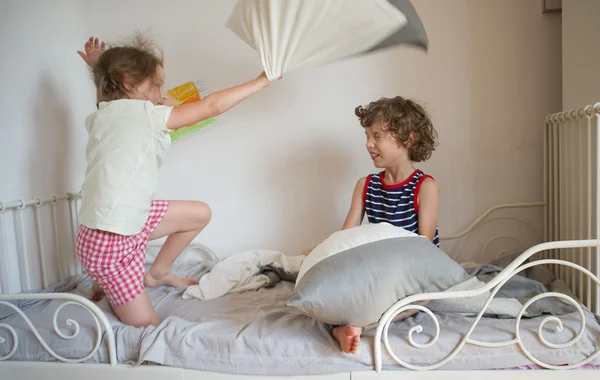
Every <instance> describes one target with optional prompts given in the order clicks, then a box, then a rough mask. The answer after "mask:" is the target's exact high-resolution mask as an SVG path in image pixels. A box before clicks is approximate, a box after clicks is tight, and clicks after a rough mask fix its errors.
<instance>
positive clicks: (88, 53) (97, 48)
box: [77, 36, 105, 67]
mask: <svg viewBox="0 0 600 380" xmlns="http://www.w3.org/2000/svg"><path fill="white" fill-rule="evenodd" d="M104 46H105V45H104V41H102V43H100V41H99V40H98V38H97V37H96V38H94V37H93V36H92V37H90V39H89V40H87V42H86V43H85V45H84V49H85V53H84V52H82V51H80V50H78V51H77V54H79V55H80V56H81V58H83V60H84V61H85V63H87V64H88V66H90V67H94V66H96V62H98V58H100V56H101V55H102V53H104Z"/></svg>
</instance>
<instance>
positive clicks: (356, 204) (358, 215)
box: [342, 177, 367, 230]
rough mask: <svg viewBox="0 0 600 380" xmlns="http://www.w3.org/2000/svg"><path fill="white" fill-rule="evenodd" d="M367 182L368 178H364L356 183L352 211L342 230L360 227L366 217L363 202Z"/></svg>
mask: <svg viewBox="0 0 600 380" xmlns="http://www.w3.org/2000/svg"><path fill="white" fill-rule="evenodd" d="M366 180H367V177H363V178H361V179H359V180H358V182H356V186H355V187H354V193H353V194H352V203H351V204H350V211H348V215H347V216H346V220H345V221H344V225H343V226H342V230H346V229H348V228H352V227H356V226H359V225H360V224H361V222H362V220H363V218H364V216H365V202H364V200H363V194H364V191H365V182H366Z"/></svg>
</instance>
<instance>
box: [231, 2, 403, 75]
mask: <svg viewBox="0 0 600 380" xmlns="http://www.w3.org/2000/svg"><path fill="white" fill-rule="evenodd" d="M406 24H407V19H406V17H405V16H404V14H403V13H402V12H401V10H400V9H399V8H398V7H396V6H394V5H392V4H390V3H389V2H388V1H387V0H369V1H365V0H238V2H237V3H236V5H235V7H234V9H233V12H232V13H231V15H230V17H229V20H228V21H227V23H226V26H227V27H228V28H229V29H230V30H231V31H232V32H233V33H234V34H236V35H237V36H238V37H239V38H241V39H242V40H243V41H245V42H246V43H247V44H248V45H249V46H250V47H252V48H253V49H255V50H256V51H257V52H258V54H259V56H260V59H261V63H262V66H263V68H264V71H265V73H266V75H267V77H268V78H269V79H270V80H274V79H277V78H279V77H280V76H281V75H283V73H284V72H288V71H290V70H294V69H298V68H306V67H314V66H319V65H324V64H327V63H330V62H333V61H337V60H340V59H342V58H345V57H349V56H352V55H356V54H359V53H361V52H365V51H367V50H369V49H372V48H376V47H377V45H378V44H379V43H381V42H383V41H384V40H386V38H388V37H391V36H392V35H393V34H394V33H395V32H397V31H398V30H400V29H401V28H403V27H404V26H405V25H406Z"/></svg>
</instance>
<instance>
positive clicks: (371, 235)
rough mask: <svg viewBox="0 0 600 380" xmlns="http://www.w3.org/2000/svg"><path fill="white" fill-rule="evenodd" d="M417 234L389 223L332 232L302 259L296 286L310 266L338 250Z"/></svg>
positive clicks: (338, 251)
mask: <svg viewBox="0 0 600 380" xmlns="http://www.w3.org/2000/svg"><path fill="white" fill-rule="evenodd" d="M417 236H418V235H417V234H415V233H413V232H409V231H407V230H405V229H404V228H400V227H396V226H394V225H392V224H389V223H374V224H364V225H360V226H357V227H353V228H349V229H346V230H341V231H337V232H334V233H333V234H331V235H330V236H329V237H328V238H327V239H325V240H324V241H323V242H322V243H321V244H319V245H318V246H316V247H315V249H313V250H312V252H311V253H310V254H309V255H308V256H307V257H306V258H305V259H304V262H303V263H302V266H301V267H300V272H299V273H298V278H297V279H296V286H298V283H299V282H300V280H301V279H302V277H303V276H304V274H305V273H306V272H307V271H308V270H309V269H310V268H312V267H313V266H315V265H316V264H318V263H319V262H321V261H323V260H324V259H326V258H328V257H331V256H333V255H336V254H338V253H340V252H344V251H347V250H349V249H351V248H354V247H358V246H360V245H364V244H367V243H372V242H374V241H379V240H384V239H391V238H398V237H417Z"/></svg>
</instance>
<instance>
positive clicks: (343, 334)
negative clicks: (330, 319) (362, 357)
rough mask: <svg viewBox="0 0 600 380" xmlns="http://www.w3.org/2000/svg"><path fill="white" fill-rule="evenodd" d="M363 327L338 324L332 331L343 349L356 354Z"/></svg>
mask: <svg viewBox="0 0 600 380" xmlns="http://www.w3.org/2000/svg"><path fill="white" fill-rule="evenodd" d="M361 333H362V329H361V328H360V327H354V326H338V327H335V328H334V329H333V331H332V333H331V335H333V337H334V338H335V340H337V341H338V342H339V343H340V346H341V347H342V351H344V352H346V353H352V354H355V353H356V351H357V350H358V344H359V343H360V334H361Z"/></svg>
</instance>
